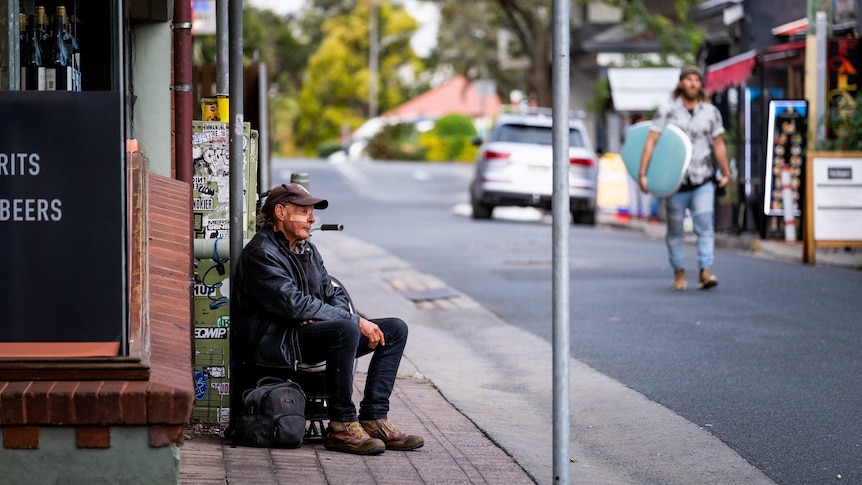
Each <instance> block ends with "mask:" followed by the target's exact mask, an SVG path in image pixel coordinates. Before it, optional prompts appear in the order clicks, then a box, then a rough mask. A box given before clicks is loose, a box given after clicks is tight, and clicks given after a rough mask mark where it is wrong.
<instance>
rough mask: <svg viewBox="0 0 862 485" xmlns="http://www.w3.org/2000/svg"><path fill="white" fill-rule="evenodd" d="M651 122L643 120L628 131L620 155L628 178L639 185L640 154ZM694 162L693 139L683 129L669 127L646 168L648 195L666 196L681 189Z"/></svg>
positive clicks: (654, 149)
mask: <svg viewBox="0 0 862 485" xmlns="http://www.w3.org/2000/svg"><path fill="white" fill-rule="evenodd" d="M651 125H652V121H641V122H640V123H635V124H633V125H631V126H630V127H629V128H628V130H627V131H626V139H625V142H624V143H623V147H622V149H621V150H620V156H621V157H622V159H623V163H624V164H625V166H626V171H627V172H628V173H629V175H630V176H631V177H632V178H633V179H634V180H635V182H638V173H639V171H640V167H641V154H642V153H643V148H644V144H645V143H646V139H647V135H649V129H650V126H651ZM689 162H691V140H689V139H688V135H686V134H685V132H684V131H682V130H681V129H680V128H678V127H676V126H674V125H671V124H668V125H667V126H665V129H664V130H662V132H661V134H660V135H659V137H658V141H656V144H655V147H654V148H653V152H652V158H650V162H649V166H648V167H647V174H646V175H647V192H649V193H650V194H652V195H654V196H656V197H666V196H668V195H671V194H673V193H674V192H676V191H677V189H679V186H680V184H681V183H682V179H683V177H684V176H685V171H686V169H687V168H688V164H689Z"/></svg>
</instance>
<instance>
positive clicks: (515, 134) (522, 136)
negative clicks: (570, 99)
mask: <svg viewBox="0 0 862 485" xmlns="http://www.w3.org/2000/svg"><path fill="white" fill-rule="evenodd" d="M496 141H507V142H514V143H533V144H536V145H551V144H553V141H552V130H551V129H550V128H549V127H546V126H530V125H510V124H505V125H503V126H501V127H500V131H499V132H498V134H497V140H496ZM569 146H570V147H583V146H584V140H583V138H582V137H581V132H580V131H578V130H577V129H575V128H571V129H569Z"/></svg>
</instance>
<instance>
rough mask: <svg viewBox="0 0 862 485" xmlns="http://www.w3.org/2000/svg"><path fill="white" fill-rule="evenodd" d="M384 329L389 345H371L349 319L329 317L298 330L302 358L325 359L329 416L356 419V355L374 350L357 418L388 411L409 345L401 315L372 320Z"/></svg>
mask: <svg viewBox="0 0 862 485" xmlns="http://www.w3.org/2000/svg"><path fill="white" fill-rule="evenodd" d="M371 321H372V322H374V323H376V324H377V325H378V326H379V327H380V330H381V331H383V337H384V339H385V341H386V345H384V346H380V345H378V346H377V347H376V348H375V349H369V348H368V339H367V338H365V337H364V336H362V335H361V334H360V333H359V327H358V326H357V325H356V324H355V323H353V322H352V321H350V320H328V321H322V322H314V323H311V324H309V325H303V326H302V327H301V328H300V331H299V346H300V350H301V351H302V360H303V361H304V362H306V363H316V362H321V361H324V360H325V361H326V392H327V394H328V395H329V400H328V403H327V404H328V406H329V419H330V420H332V421H343V422H349V421H356V419H357V414H356V406H355V405H354V404H353V398H352V397H353V370H354V369H353V366H354V361H355V360H356V358H357V357H361V356H363V355H366V354H368V353H371V352H373V353H374V355H373V356H372V357H371V364H370V365H369V366H368V377H367V379H366V381H365V393H364V394H363V398H362V402H361V403H360V404H359V416H358V419H361V420H370V419H381V418H385V417H387V416H388V414H389V396H390V395H391V394H392V388H393V387H394V386H395V376H396V374H397V372H398V366H399V364H401V354H403V353H404V346H405V345H406V344H407V324H406V323H404V321H403V320H401V319H399V318H379V319H374V320H371Z"/></svg>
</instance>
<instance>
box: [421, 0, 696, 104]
mask: <svg viewBox="0 0 862 485" xmlns="http://www.w3.org/2000/svg"><path fill="white" fill-rule="evenodd" d="M437 1H438V2H439V3H441V5H442V6H443V7H442V8H443V10H442V11H445V9H446V8H447V7H448V8H451V9H452V11H453V13H454V15H455V16H457V15H458V14H457V12H458V11H459V10H458V9H464V11H465V12H470V9H473V10H478V9H485V10H486V12H487V14H486V15H484V16H473V17H471V19H472V22H471V23H472V24H473V25H472V29H469V27H470V26H469V25H468V26H467V27H468V29H467V30H466V33H465V28H464V26H461V25H460V24H459V23H458V22H457V21H452V22H450V21H445V22H441V24H440V33H439V36H438V42H439V43H440V44H441V45H444V46H446V45H448V43H449V42H450V41H449V40H447V39H451V38H453V37H461V38H463V37H465V36H467V37H469V36H472V37H473V38H472V43H471V44H468V45H469V46H470V48H471V49H475V50H476V53H475V54H474V53H473V52H469V51H468V53H466V54H465V57H469V58H471V59H474V63H473V64H472V65H473V66H476V65H479V64H478V63H477V62H475V59H477V58H483V59H486V60H489V59H495V58H496V45H495V44H494V43H495V42H496V37H494V38H492V39H489V42H480V39H477V38H476V35H475V33H477V32H480V31H485V32H489V33H491V32H494V33H495V32H496V31H497V30H499V29H500V28H506V29H508V30H509V31H511V32H513V33H514V36H515V38H516V39H517V41H518V44H519V47H518V48H517V49H516V51H515V52H514V53H511V54H513V55H515V56H517V55H525V56H526V57H527V58H528V59H529V60H530V66H529V67H528V68H527V71H526V84H527V89H528V91H529V92H530V93H532V94H533V95H535V97H536V101H537V103H538V104H539V105H540V106H551V104H552V89H551V82H552V75H551V69H552V67H553V66H552V55H551V54H552V50H553V10H552V7H553V4H552V1H551V0H475V1H473V2H469V3H466V4H465V2H460V3H459V2H458V1H457V0H437ZM575 1H576V2H577V3H580V4H582V5H586V4H588V3H591V2H598V1H601V2H604V3H606V4H608V5H612V6H615V7H618V8H620V9H622V12H623V23H624V24H625V25H627V26H628V27H629V28H630V29H631V30H632V31H638V32H647V33H649V34H650V35H651V36H653V37H654V38H655V39H656V40H657V41H658V44H659V48H660V52H659V54H660V55H661V56H662V58H663V62H664V63H665V64H666V62H667V59H668V58H669V57H671V56H675V57H679V58H682V59H686V60H688V61H690V62H691V61H693V60H694V59H695V58H696V53H697V52H698V50H699V49H700V48H701V47H702V44H703V39H704V34H703V32H702V30H701V29H700V28H698V27H697V26H696V25H695V24H694V23H693V22H691V21H690V20H688V17H687V12H688V11H689V10H690V9H691V8H692V7H694V6H696V5H698V4H700V3H701V0H673V1H672V2H670V4H669V3H668V2H656V1H648V0H575ZM479 4H484V5H483V6H479ZM667 5H671V7H670V8H668V7H667ZM452 20H457V19H456V18H453V19H452ZM459 42H466V41H459ZM481 49H485V51H484V53H481ZM440 62H441V64H443V63H446V62H449V63H450V64H451V65H452V66H453V68H454V69H455V71H456V72H458V73H459V74H464V75H466V76H467V77H468V78H473V79H474V78H475V76H472V77H471V76H470V74H469V70H470V68H471V67H470V66H467V65H465V64H464V63H460V62H458V61H457V60H451V59H450V58H449V57H448V56H446V55H445V54H443V55H441V59H440ZM496 79H498V80H499V79H502V77H496Z"/></svg>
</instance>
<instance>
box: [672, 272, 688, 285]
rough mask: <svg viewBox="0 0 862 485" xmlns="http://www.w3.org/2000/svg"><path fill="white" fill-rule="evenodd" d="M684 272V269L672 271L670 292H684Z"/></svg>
mask: <svg viewBox="0 0 862 485" xmlns="http://www.w3.org/2000/svg"><path fill="white" fill-rule="evenodd" d="M685 286H686V285H685V270H684V269H675V270H673V284H672V285H670V289H672V290H684V289H685Z"/></svg>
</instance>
